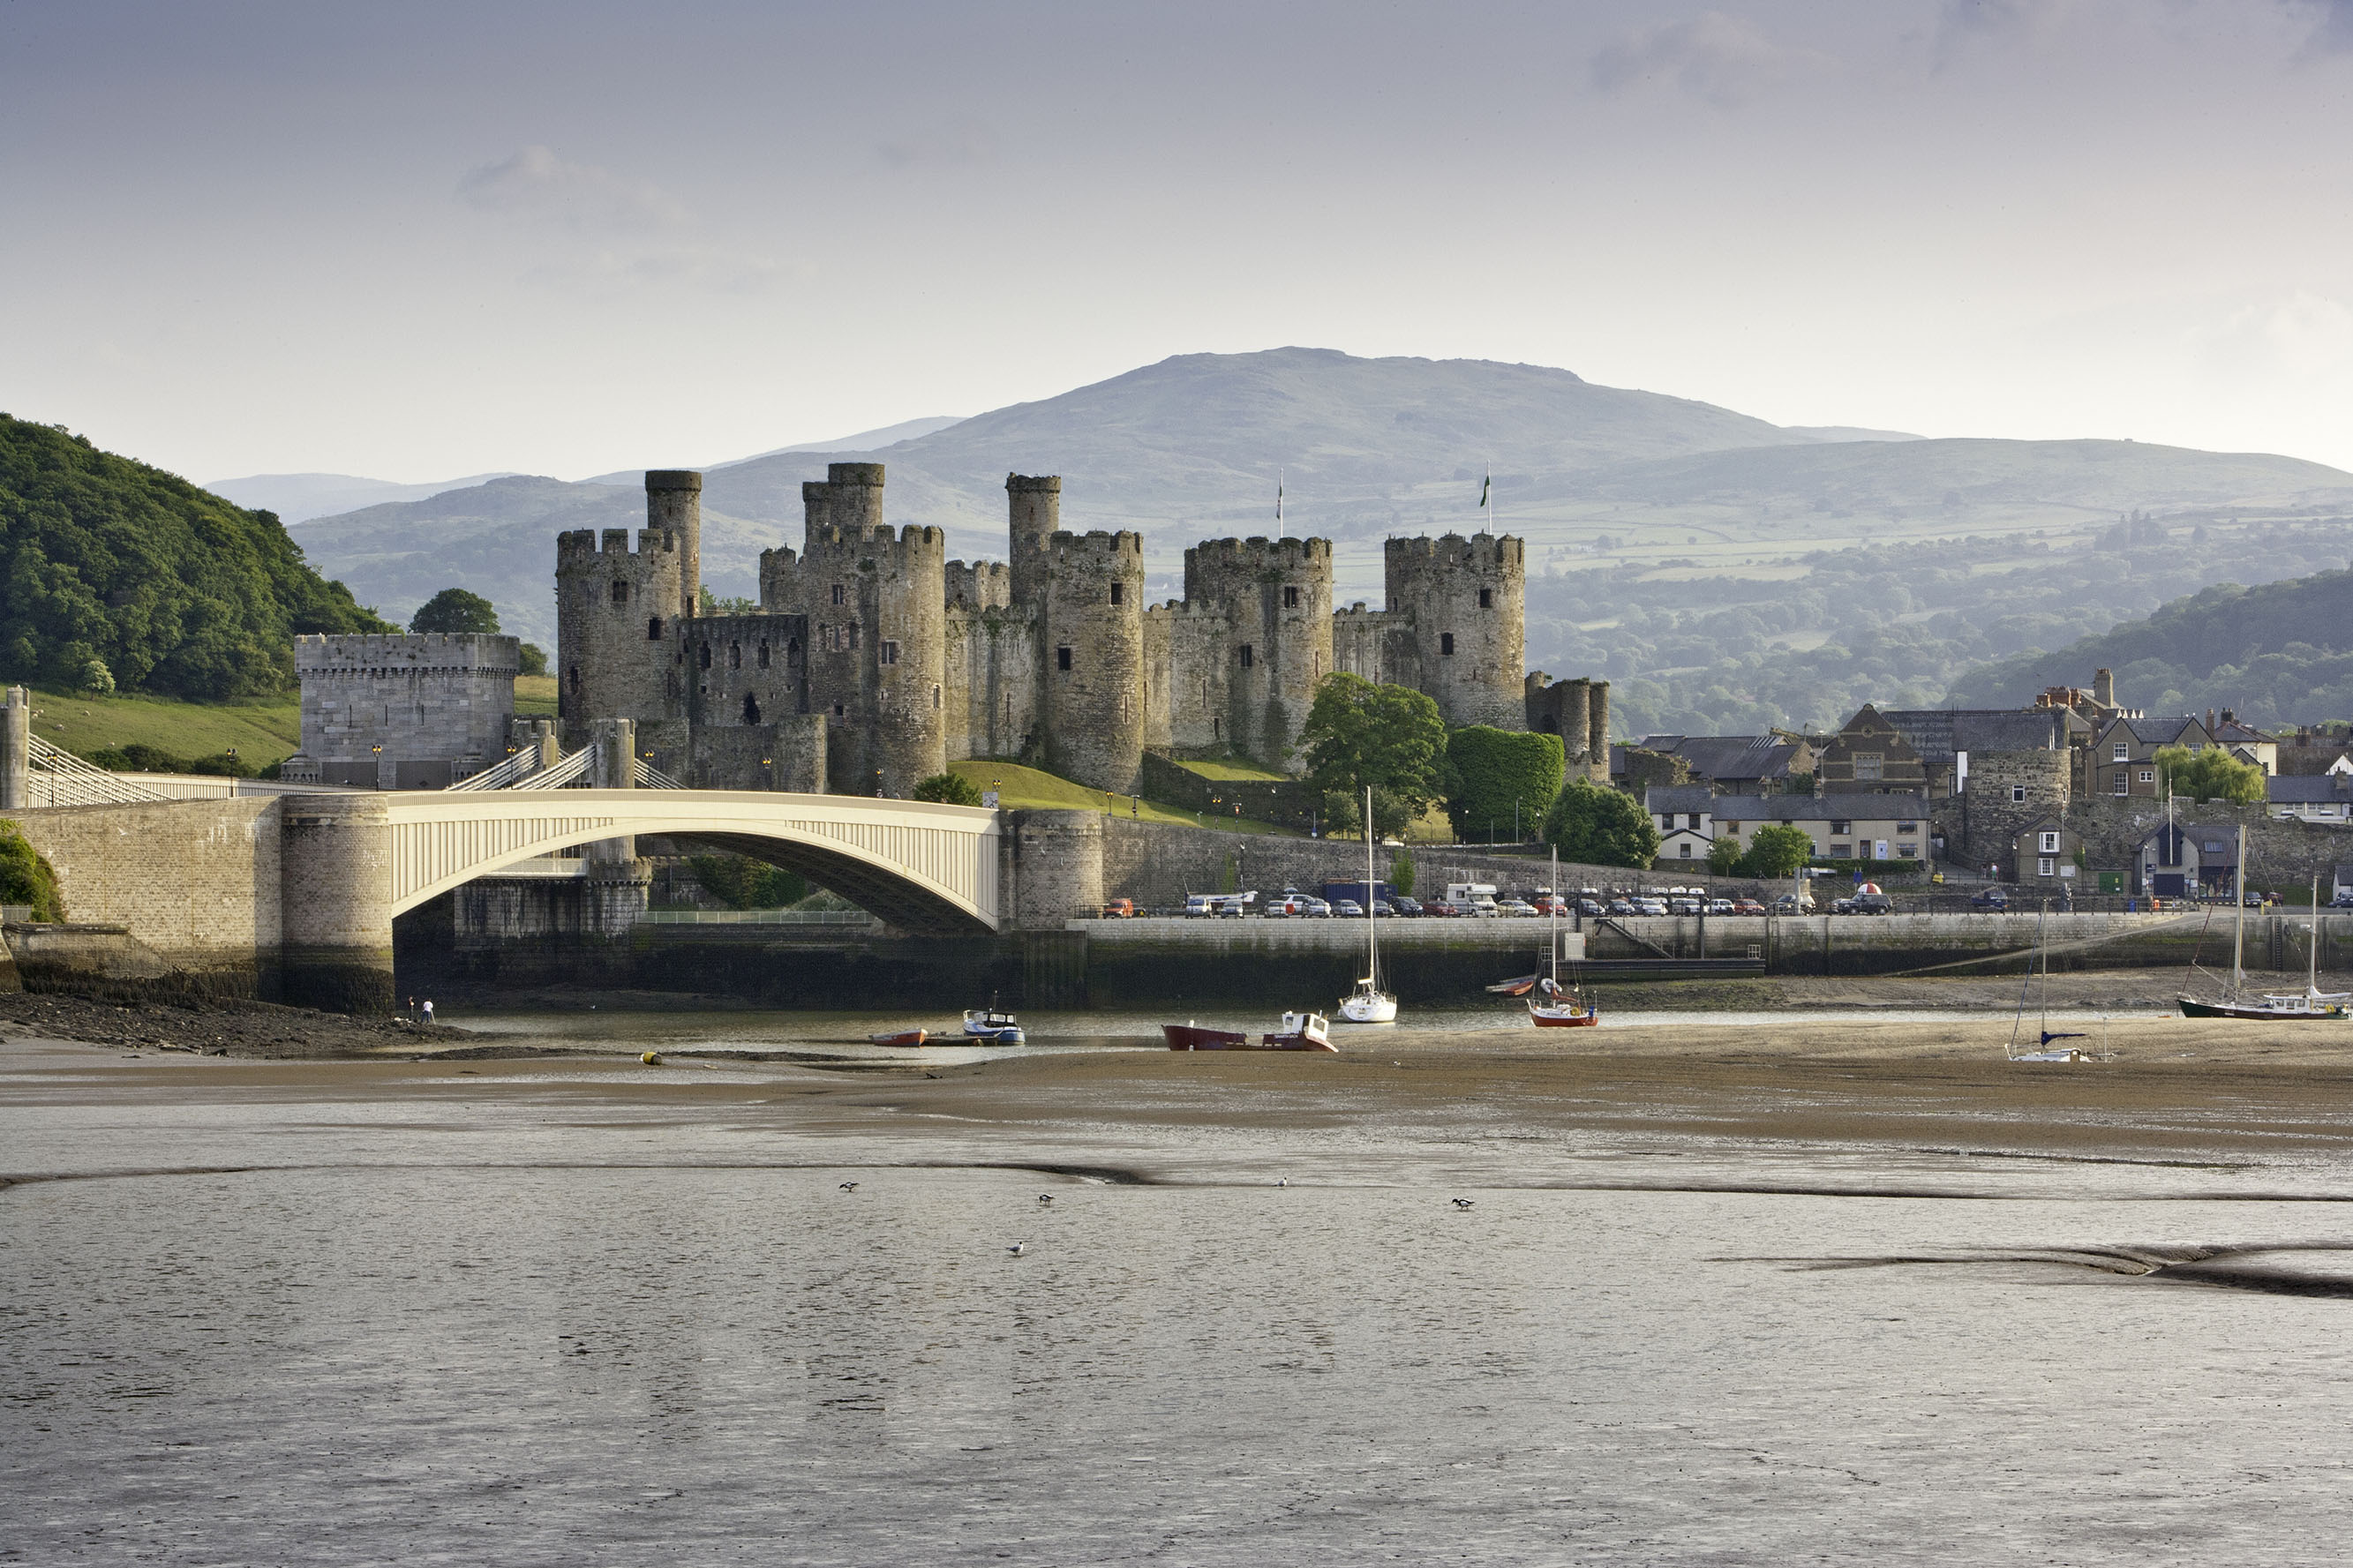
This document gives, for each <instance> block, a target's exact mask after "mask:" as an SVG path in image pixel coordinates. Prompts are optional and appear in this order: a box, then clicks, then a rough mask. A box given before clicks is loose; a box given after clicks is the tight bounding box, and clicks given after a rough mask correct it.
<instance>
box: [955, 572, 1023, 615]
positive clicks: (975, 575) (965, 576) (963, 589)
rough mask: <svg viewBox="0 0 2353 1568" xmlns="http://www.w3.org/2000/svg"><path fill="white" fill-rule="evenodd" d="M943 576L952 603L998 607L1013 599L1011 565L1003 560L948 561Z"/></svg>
mask: <svg viewBox="0 0 2353 1568" xmlns="http://www.w3.org/2000/svg"><path fill="white" fill-rule="evenodd" d="M946 577H947V596H948V603H949V604H950V605H965V606H966V607H968V608H972V609H979V610H997V609H1003V608H1004V607H1005V606H1006V605H1010V604H1011V603H1012V602H1013V568H1012V567H1010V566H1008V565H1007V564H1006V563H1004V562H1002V561H975V562H971V563H965V562H962V561H951V562H949V563H948V564H947V574H946Z"/></svg>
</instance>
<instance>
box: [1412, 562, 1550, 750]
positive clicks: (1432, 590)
mask: <svg viewBox="0 0 2353 1568" xmlns="http://www.w3.org/2000/svg"><path fill="white" fill-rule="evenodd" d="M1384 556H1385V561H1384V565H1385V568H1386V573H1387V576H1388V607H1389V608H1390V609H1391V610H1392V611H1403V612H1405V613H1407V614H1408V615H1410V616H1412V617H1413V624H1414V638H1413V644H1414V657H1413V659H1412V661H1411V662H1412V663H1413V665H1414V666H1415V667H1416V668H1414V669H1412V670H1408V669H1404V668H1398V669H1395V670H1392V671H1389V672H1388V679H1391V680H1395V681H1398V682H1400V683H1402V684H1405V685H1409V686H1412V687H1415V688H1417V689H1420V690H1422V691H1426V692H1428V693H1429V694H1430V698H1431V699H1432V700H1434V701H1436V702H1437V704H1438V711H1439V713H1440V716H1441V717H1443V718H1444V719H1445V721H1446V722H1447V723H1448V724H1449V725H1451V726H1453V727H1455V728H1458V729H1459V728H1461V727H1462V726H1464V725H1467V724H1492V725H1494V726H1495V727H1496V728H1498V729H1503V730H1516V729H1519V728H1520V727H1521V726H1522V724H1523V723H1525V719H1526V711H1527V700H1526V692H1525V679H1524V672H1525V668H1526V616H1525V605H1526V594H1527V567H1526V562H1525V548H1524V546H1523V544H1522V542H1521V541H1519V540H1518V539H1515V538H1513V537H1511V536H1509V535H1505V536H1504V537H1502V538H1498V537H1496V536H1495V535H1494V534H1492V533H1480V534H1473V535H1472V537H1470V538H1468V539H1465V538H1464V537H1462V535H1461V534H1459V533H1450V534H1448V535H1447V536H1446V537H1445V538H1443V539H1392V540H1390V541H1389V542H1388V546H1387V549H1386V550H1385V552H1384ZM1570 743H1571V744H1572V745H1573V742H1570Z"/></svg>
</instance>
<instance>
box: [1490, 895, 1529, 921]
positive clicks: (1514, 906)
mask: <svg viewBox="0 0 2353 1568" xmlns="http://www.w3.org/2000/svg"><path fill="white" fill-rule="evenodd" d="M1495 912H1496V913H1497V914H1499V915H1510V916H1513V917H1514V918H1515V919H1520V920H1525V919H1527V918H1529V917H1531V916H1533V915H1534V914H1535V912H1536V907H1535V905H1534V904H1532V903H1529V902H1528V901H1527V900H1525V899H1504V900H1499V901H1498V902H1497V903H1496V905H1495Z"/></svg>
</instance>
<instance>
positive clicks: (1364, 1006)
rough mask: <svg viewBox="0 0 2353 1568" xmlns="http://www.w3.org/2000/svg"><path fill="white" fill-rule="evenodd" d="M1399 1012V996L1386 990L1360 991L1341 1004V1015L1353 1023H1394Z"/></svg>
mask: <svg viewBox="0 0 2353 1568" xmlns="http://www.w3.org/2000/svg"><path fill="white" fill-rule="evenodd" d="M1397 1013H1398V1008H1397V998H1396V997H1394V996H1391V995H1389V994H1387V993H1386V992H1378V991H1376V992H1374V993H1372V994H1369V995H1368V994H1366V993H1364V992H1361V991H1360V992H1358V993H1357V994H1356V995H1354V996H1351V997H1349V998H1348V999H1347V1000H1346V1001H1345V1002H1343V1003H1341V1004H1340V1016H1341V1017H1342V1018H1343V1019H1344V1020H1345V1021H1346V1022H1348V1023H1351V1024H1394V1023H1396V1022H1397Z"/></svg>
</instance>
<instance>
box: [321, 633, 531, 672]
mask: <svg viewBox="0 0 2353 1568" xmlns="http://www.w3.org/2000/svg"><path fill="white" fill-rule="evenodd" d="M521 663H522V639H521V638H518V637H501V636H499V635H497V634H495V633H486V632H346V633H338V634H334V635H326V634H322V633H318V632H310V633H305V634H304V635H302V636H301V637H296V638H295V639H294V668H295V670H296V671H297V672H298V673H299V674H301V675H306V676H307V675H330V676H332V675H360V676H367V677H370V678H375V677H378V676H387V675H400V676H407V675H445V674H464V675H475V674H481V675H505V676H509V677H512V676H513V674H514V673H515V671H516V669H517V668H519V667H520V666H521Z"/></svg>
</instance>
